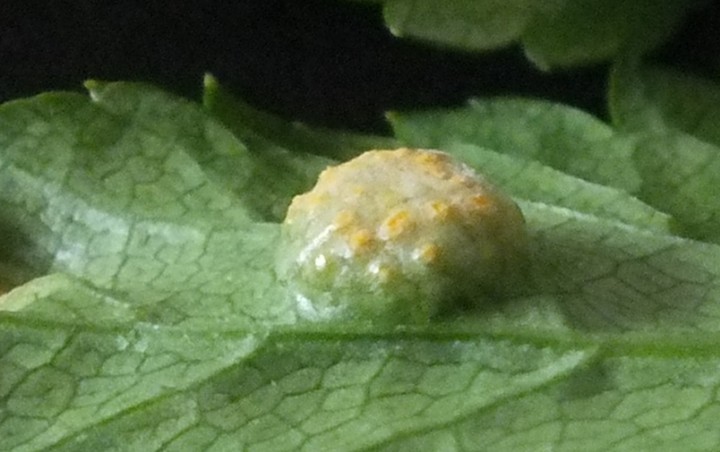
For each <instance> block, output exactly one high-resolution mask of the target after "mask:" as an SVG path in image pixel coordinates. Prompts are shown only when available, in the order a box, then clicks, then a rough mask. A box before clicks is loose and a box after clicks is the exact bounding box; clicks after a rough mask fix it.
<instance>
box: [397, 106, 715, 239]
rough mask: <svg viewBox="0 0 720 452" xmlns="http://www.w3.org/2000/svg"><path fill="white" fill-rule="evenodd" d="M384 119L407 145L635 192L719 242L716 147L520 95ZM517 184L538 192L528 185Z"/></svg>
mask: <svg viewBox="0 0 720 452" xmlns="http://www.w3.org/2000/svg"><path fill="white" fill-rule="evenodd" d="M389 118H390V121H391V123H392V125H393V129H394V130H395V133H396V136H397V137H398V139H400V140H401V141H404V142H405V143H407V144H409V145H412V146H425V147H435V148H440V149H453V148H454V147H456V146H457V145H458V143H467V144H473V145H479V146H482V147H485V148H488V149H492V150H494V151H498V152H501V153H506V154H508V155H511V156H515V157H521V158H523V159H525V160H537V161H539V162H541V163H543V164H545V165H548V166H550V167H552V168H554V169H556V170H560V171H563V172H566V173H569V174H571V175H574V176H577V177H579V178H582V179H586V180H588V181H591V182H594V183H597V184H604V185H609V186H611V187H615V188H617V189H620V190H622V191H625V192H627V193H630V194H632V195H635V196H637V197H638V198H639V199H640V200H642V201H644V202H646V203H648V204H649V205H650V206H652V207H654V208H655V209H657V210H659V211H661V212H666V213H668V214H670V215H672V216H673V218H674V220H675V226H676V227H677V230H678V232H681V233H682V234H683V235H686V236H688V237H692V238H696V239H700V240H707V241H711V242H715V243H718V242H720V235H719V234H720V233H719V232H718V231H720V220H719V219H720V204H719V203H720V201H717V196H715V195H714V190H715V187H718V186H720V166H719V165H720V160H719V159H720V148H718V147H716V146H712V145H710V144H708V143H704V142H701V141H700V140H697V139H695V138H693V137H691V136H689V135H684V134H681V133H677V132H673V131H665V132H662V131H657V132H651V133H650V132H638V133H635V134H626V133H620V132H618V131H616V130H615V129H613V128H612V127H610V126H609V125H607V124H605V123H603V122H601V121H600V120H598V119H596V118H593V117H592V116H590V115H588V114H586V113H583V112H581V111H578V110H575V109H573V108H570V107H566V106H563V105H560V104H552V103H549V102H544V101H535V100H523V99H496V100H488V101H477V100H475V101H471V102H470V103H469V105H468V106H467V107H465V108H460V109H456V110H438V111H429V112H419V113H411V114H390V115H389ZM531 180H532V179H531ZM541 180H543V179H541ZM558 181H559V179H558ZM521 186H525V187H527V188H526V189H527V190H531V191H534V190H536V188H534V186H533V184H531V183H528V184H521ZM518 194H519V195H520V196H525V197H528V196H527V195H526V194H525V195H522V194H520V193H518ZM625 196H627V195H625ZM529 198H530V199H537V198H534V197H531V196H530V197H529ZM548 201H550V202H557V201H552V200H548ZM560 205H565V206H567V207H571V208H576V207H577V206H573V205H572V204H560ZM578 210H582V211H587V210H586V209H578ZM591 213H595V214H597V213H598V212H597V211H595V212H591ZM616 218H618V219H621V218H622V217H616ZM624 221H628V220H627V218H626V219H625V220H624ZM631 222H632V221H631Z"/></svg>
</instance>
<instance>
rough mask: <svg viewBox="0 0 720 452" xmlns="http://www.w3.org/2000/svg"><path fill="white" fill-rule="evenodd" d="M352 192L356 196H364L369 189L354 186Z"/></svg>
mask: <svg viewBox="0 0 720 452" xmlns="http://www.w3.org/2000/svg"><path fill="white" fill-rule="evenodd" d="M351 191H352V192H353V194H354V195H356V196H362V195H364V194H365V193H367V189H366V188H365V187H363V186H362V185H353V187H352V189H351Z"/></svg>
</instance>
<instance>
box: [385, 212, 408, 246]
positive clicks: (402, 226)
mask: <svg viewBox="0 0 720 452" xmlns="http://www.w3.org/2000/svg"><path fill="white" fill-rule="evenodd" d="M413 226H414V224H413V221H412V220H411V219H410V213H409V212H408V211H407V210H401V211H399V212H396V213H394V214H393V215H390V216H389V217H388V218H387V219H385V222H384V223H383V230H384V232H385V234H383V235H386V236H387V238H390V239H393V238H395V237H397V236H399V235H400V234H402V233H403V232H405V231H408V230H410V229H412V228H413Z"/></svg>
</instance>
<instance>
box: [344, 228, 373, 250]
mask: <svg viewBox="0 0 720 452" xmlns="http://www.w3.org/2000/svg"><path fill="white" fill-rule="evenodd" d="M374 243H375V237H374V236H373V234H372V232H370V231H368V230H367V229H360V230H359V231H356V232H355V233H353V234H352V235H351V236H350V241H349V245H350V249H351V250H352V251H353V252H354V253H362V252H365V251H368V250H370V249H371V248H372V246H373V244H374Z"/></svg>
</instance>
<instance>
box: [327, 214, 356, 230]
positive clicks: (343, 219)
mask: <svg viewBox="0 0 720 452" xmlns="http://www.w3.org/2000/svg"><path fill="white" fill-rule="evenodd" d="M356 221H357V217H356V216H355V214H354V213H352V212H351V211H349V210H341V211H340V212H339V213H338V214H337V215H335V219H334V220H333V225H334V226H335V227H336V228H338V229H344V228H346V227H348V226H350V225H351V224H353V223H355V222H356Z"/></svg>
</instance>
